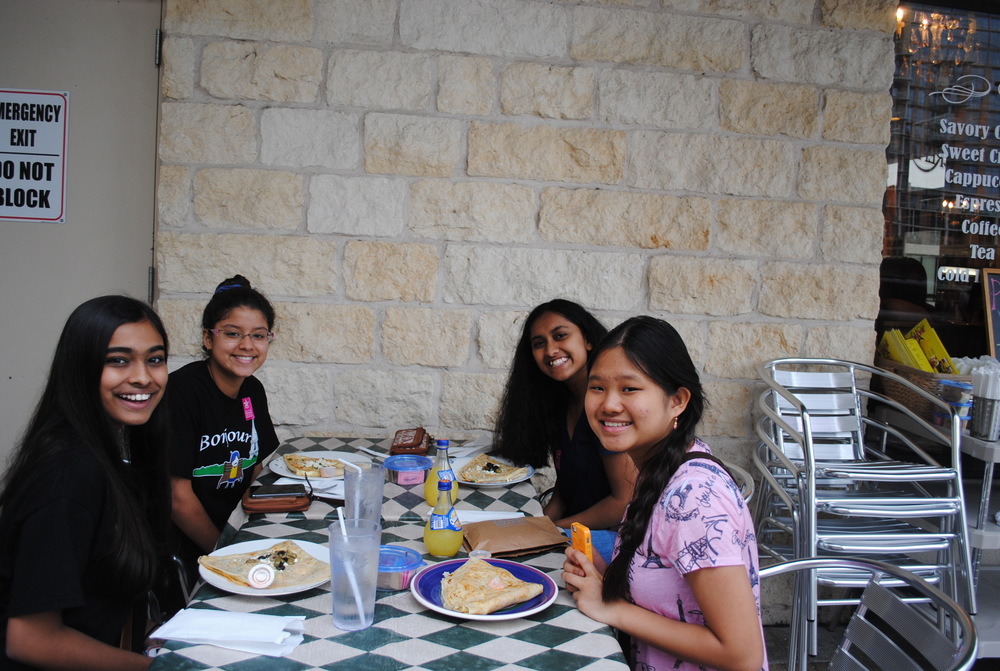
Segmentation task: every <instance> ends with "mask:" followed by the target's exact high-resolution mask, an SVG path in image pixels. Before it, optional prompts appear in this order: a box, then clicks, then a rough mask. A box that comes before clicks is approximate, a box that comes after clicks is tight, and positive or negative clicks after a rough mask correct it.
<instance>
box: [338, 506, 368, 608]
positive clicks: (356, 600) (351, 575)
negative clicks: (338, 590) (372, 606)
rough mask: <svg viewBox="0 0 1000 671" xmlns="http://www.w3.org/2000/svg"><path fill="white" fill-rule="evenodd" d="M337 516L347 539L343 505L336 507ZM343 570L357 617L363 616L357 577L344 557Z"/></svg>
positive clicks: (342, 532) (341, 530) (341, 531)
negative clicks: (349, 584)
mask: <svg viewBox="0 0 1000 671" xmlns="http://www.w3.org/2000/svg"><path fill="white" fill-rule="evenodd" d="M337 517H338V518H339V519H340V533H341V534H343V536H344V540H345V541H346V540H347V526H346V525H345V524H344V506H340V507H339V508H337ZM344 559H345V561H344V570H345V571H347V579H348V581H350V583H351V591H352V592H354V603H356V604H357V606H358V617H359V618H363V617H364V612H365V609H364V606H362V605H361V588H360V587H358V579H357V577H355V575H354V569H353V568H351V563H350V562H349V561H346V560H347V557H346V555H345V557H344Z"/></svg>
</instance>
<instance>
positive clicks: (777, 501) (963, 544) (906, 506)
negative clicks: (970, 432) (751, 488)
mask: <svg viewBox="0 0 1000 671" xmlns="http://www.w3.org/2000/svg"><path fill="white" fill-rule="evenodd" d="M760 375H761V378H762V380H763V381H764V382H765V385H766V386H765V388H764V391H763V392H762V393H761V394H760V395H759V396H758V408H759V410H760V412H761V415H760V419H759V421H758V422H757V434H758V437H759V438H760V443H759V444H758V447H757V450H756V451H755V453H754V455H753V462H754V466H755V468H756V470H757V471H758V474H759V476H760V479H761V482H760V486H759V487H758V490H757V494H756V496H757V499H756V507H755V515H754V517H755V523H756V528H757V537H758V547H759V549H760V551H761V554H762V556H763V557H764V558H765V559H766V557H767V556H770V557H771V558H773V559H775V560H777V561H779V562H785V561H791V560H795V559H802V558H806V557H864V558H870V559H875V560H881V561H885V562H888V563H891V564H893V565H896V566H899V567H902V568H904V569H907V570H909V571H912V572H913V573H915V574H917V575H919V576H920V577H921V578H923V579H924V580H926V581H928V582H930V583H933V584H937V585H938V586H940V587H941V589H942V590H943V591H944V592H945V593H947V594H948V595H949V596H950V597H951V598H953V599H954V600H955V601H957V602H959V603H961V604H962V605H963V606H964V607H965V608H966V609H967V611H968V612H970V613H975V610H976V606H975V588H974V584H973V573H972V562H971V550H970V547H969V542H968V527H967V523H966V514H965V507H964V504H963V491H962V478H961V460H960V443H959V440H960V429H959V423H958V421H957V418H954V416H953V420H954V421H952V423H951V427H950V428H949V429H947V430H944V429H942V427H938V426H935V425H932V424H930V423H929V422H927V421H926V420H925V419H924V418H923V417H920V416H918V415H917V414H916V413H914V412H913V411H912V410H911V409H910V408H909V407H907V406H906V405H904V404H902V403H899V402H898V401H896V400H894V399H893V398H891V397H889V396H887V395H886V394H884V393H882V392H880V391H877V390H878V389H880V388H885V387H886V385H887V384H889V385H902V387H903V388H908V390H909V391H910V392H912V393H914V394H918V395H922V396H924V397H927V398H928V400H929V402H931V403H932V404H933V405H934V406H935V407H940V408H941V411H942V412H943V413H952V414H954V413H953V411H952V409H951V408H950V406H948V404H947V403H945V402H944V401H941V400H940V399H937V398H936V397H934V396H933V395H932V394H929V393H928V392H926V391H924V390H923V389H921V388H919V387H917V386H916V385H914V384H912V383H910V382H909V381H908V380H906V379H904V378H902V377H900V376H898V375H895V374H894V373H891V372H888V371H884V370H882V369H879V368H876V367H874V366H868V365H865V364H860V363H855V362H850V361H842V360H837V359H809V358H786V359H777V360H774V361H770V362H768V363H766V364H764V366H762V367H761V369H760ZM895 388H896V389H899V388H901V387H898V386H897V387H895ZM931 452H934V453H939V454H941V455H942V458H941V460H940V461H939V460H938V459H937V458H935V457H934V456H933V455H932V454H931ZM942 462H943V463H942ZM868 579H869V574H868V573H867V572H865V571H858V570H856V569H854V568H851V567H849V566H838V565H832V564H831V565H824V566H818V567H816V568H812V569H810V572H809V576H808V579H804V580H801V581H800V583H799V586H798V587H797V589H796V598H797V599H798V600H800V601H801V603H800V604H799V606H800V607H801V612H802V613H803V621H804V622H805V623H806V625H805V628H804V630H803V631H807V632H808V636H807V637H806V638H805V639H804V640H802V641H800V645H802V646H803V647H808V650H809V652H810V654H815V649H816V633H815V630H816V629H815V628H816V622H817V610H818V608H819V607H820V606H846V605H854V604H857V603H858V598H857V596H856V594H855V593H856V592H857V591H858V589H860V588H864V586H865V585H866V584H867V583H868ZM820 586H825V587H829V588H834V589H831V590H824V591H823V595H822V596H821V591H820V589H819V587H820ZM852 588H854V589H852ZM827 593H829V594H827ZM804 635H805V634H804Z"/></svg>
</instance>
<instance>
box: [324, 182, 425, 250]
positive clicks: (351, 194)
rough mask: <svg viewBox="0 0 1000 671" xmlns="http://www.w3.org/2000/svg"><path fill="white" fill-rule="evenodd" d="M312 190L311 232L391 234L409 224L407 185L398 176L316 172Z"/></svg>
mask: <svg viewBox="0 0 1000 671" xmlns="http://www.w3.org/2000/svg"><path fill="white" fill-rule="evenodd" d="M309 193H310V200H309V211H308V214H307V222H308V229H309V232H310V233H339V234H343V235H366V236H368V235H372V236H378V237H390V236H395V235H398V234H400V233H401V232H402V231H403V229H404V228H405V226H406V219H405V217H406V210H405V207H404V206H405V202H406V184H405V183H404V182H402V181H400V180H398V179H391V178H387V177H340V176H338V175H316V176H314V177H313V178H312V179H311V180H310V184H309Z"/></svg>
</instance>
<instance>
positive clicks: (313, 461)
mask: <svg viewBox="0 0 1000 671" xmlns="http://www.w3.org/2000/svg"><path fill="white" fill-rule="evenodd" d="M284 458H285V466H288V470H290V471H291V472H292V473H294V474H295V475H303V476H305V475H308V476H309V477H310V478H322V477H326V478H339V477H340V476H342V475H343V474H344V462H343V461H341V460H340V459H330V458H329V457H311V456H309V454H308V453H304V454H303V453H294V454H286V455H284ZM330 469H333V470H330Z"/></svg>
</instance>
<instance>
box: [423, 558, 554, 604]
mask: <svg viewBox="0 0 1000 671" xmlns="http://www.w3.org/2000/svg"><path fill="white" fill-rule="evenodd" d="M542 589H543V588H542V585H540V584H539V583H536V582H525V581H524V580H521V579H520V578H515V577H514V574H512V573H511V572H510V571H508V570H507V569H504V568H500V567H499V566H494V565H493V564H491V563H489V562H488V561H486V560H484V559H480V558H478V557H472V558H471V559H469V560H468V561H466V562H465V563H464V564H462V565H461V566H460V567H459V568H457V569H456V570H454V571H452V572H450V573H445V574H444V578H442V579H441V604H442V605H443V606H444V607H445V608H447V609H448V610H453V611H456V612H458V613H469V614H470V615H488V614H490V613H493V612H496V611H498V610H500V609H501V608H506V607H508V606H513V605H514V604H517V603H521V602H522V601H527V600H528V599H533V598H535V597H536V596H538V595H539V594H541V593H542Z"/></svg>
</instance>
